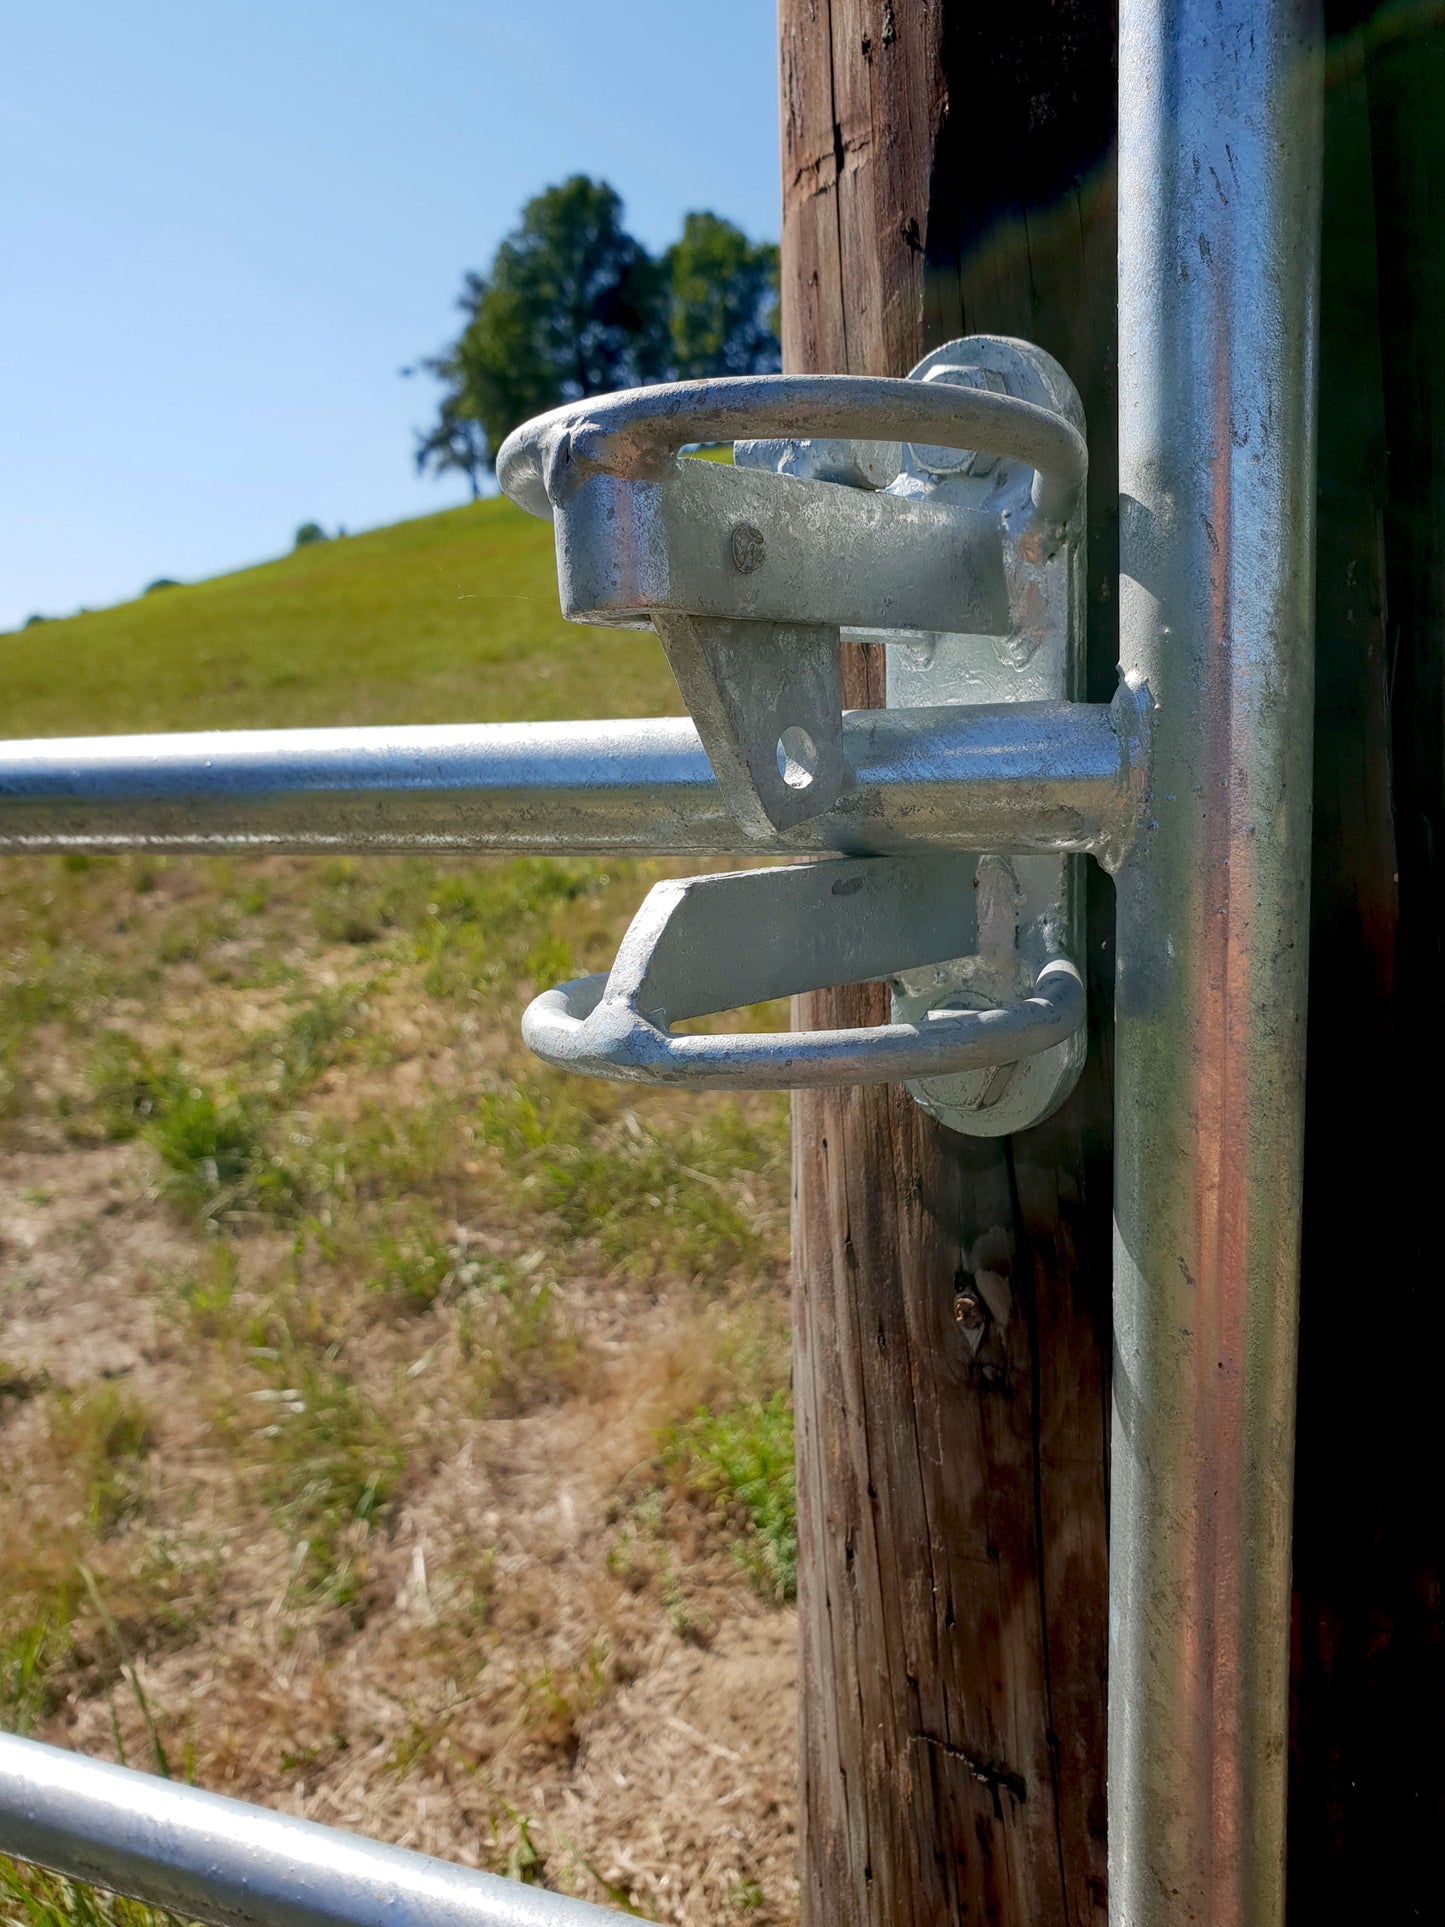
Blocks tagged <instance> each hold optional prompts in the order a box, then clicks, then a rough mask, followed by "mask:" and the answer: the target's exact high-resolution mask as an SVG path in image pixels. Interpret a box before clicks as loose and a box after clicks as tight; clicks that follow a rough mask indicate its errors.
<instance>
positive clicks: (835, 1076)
mask: <svg viewBox="0 0 1445 1927" xmlns="http://www.w3.org/2000/svg"><path fill="white" fill-rule="evenodd" d="M610 982H611V978H610V976H609V975H606V974H599V975H597V976H595V977H579V978H578V979H577V980H576V981H575V982H573V983H569V984H559V985H558V986H557V987H556V988H555V989H554V990H545V991H543V992H542V994H541V996H539V997H537V998H535V999H534V1000H533V1002H532V1003H531V1004H529V1005H528V1007H527V1010H526V1012H525V1013H524V1015H523V1017H522V1036H523V1039H524V1040H525V1042H526V1043H527V1045H528V1046H529V1047H530V1048H531V1049H532V1050H534V1051H535V1052H536V1054H537V1055H538V1057H540V1058H543V1059H544V1060H545V1061H546V1062H547V1063H549V1064H552V1065H555V1066H556V1068H557V1069H558V1070H564V1071H570V1072H572V1073H574V1074H578V1075H581V1076H584V1077H607V1078H612V1079H615V1080H618V1081H620V1082H623V1083H631V1084H686V1085H687V1086H688V1087H689V1088H690V1089H692V1090H753V1091H763V1090H769V1091H772V1090H781V1091H788V1090H794V1091H795V1090H805V1089H807V1088H809V1087H810V1086H814V1085H828V1086H833V1085H838V1084H902V1083H905V1082H907V1081H909V1080H915V1081H916V1080H918V1079H926V1078H930V1077H945V1076H951V1075H954V1074H955V1073H957V1072H959V1071H971V1070H984V1069H993V1068H994V1067H995V1066H998V1065H1001V1064H1016V1063H1018V1062H1019V1060H1020V1059H1021V1058H1025V1057H1033V1056H1036V1055H1037V1054H1038V1053H1039V1052H1040V1051H1045V1050H1049V1049H1051V1048H1052V1047H1053V1046H1054V1045H1055V1044H1062V1043H1066V1042H1067V1041H1068V1039H1069V1038H1070V1037H1072V1036H1073V1035H1074V1033H1075V1031H1077V1030H1078V1029H1079V1028H1080V1026H1081V1025H1082V1024H1083V1021H1084V986H1083V983H1082V981H1081V979H1080V977H1079V973H1078V971H1077V970H1076V969H1075V968H1074V966H1073V965H1072V964H1071V963H1070V962H1069V961H1068V960H1067V958H1063V957H1059V958H1056V959H1055V960H1054V961H1053V962H1052V963H1049V964H1046V965H1045V966H1044V968H1043V969H1042V970H1041V971H1040V972H1039V978H1038V982H1037V984H1036V985H1035V986H1034V993H1033V995H1032V996H1031V997H1027V998H1023V999H1021V1000H1020V1001H1019V1002H1018V1003H1015V1004H1001V1005H999V1006H998V1007H997V1008H995V1009H992V1010H963V1011H935V1012H932V1013H930V1015H929V1017H928V1018H927V1019H926V1020H925V1022H924V1023H922V1024H875V1025H871V1026H869V1027H868V1028H866V1029H862V1030H780V1031H767V1032H763V1033H761V1034H759V1033H757V1032H742V1033H736V1032H730V1033H727V1034H723V1035H719V1034H716V1033H714V1034H705V1035H700V1036H699V1035H695V1034H686V1035H683V1036H681V1037H677V1036H674V1035H673V1033H672V1032H671V1031H670V1030H668V1029H667V1027H666V1026H665V1025H663V1024H655V1023H652V1022H651V1021H650V1020H649V1019H648V1018H646V1017H644V1016H643V1015H642V1013H641V1012H640V1011H639V1010H637V1009H636V1008H635V1007H633V1006H631V1005H630V1004H629V1003H628V1002H627V1001H626V999H625V998H621V997H612V996H609V994H608V986H609V984H610Z"/></svg>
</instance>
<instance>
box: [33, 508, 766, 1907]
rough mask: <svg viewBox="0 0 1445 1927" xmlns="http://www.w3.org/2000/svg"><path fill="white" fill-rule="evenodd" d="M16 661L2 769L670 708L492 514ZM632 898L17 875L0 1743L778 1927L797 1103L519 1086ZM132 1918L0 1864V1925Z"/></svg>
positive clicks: (536, 554) (406, 881) (97, 873)
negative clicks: (273, 732) (345, 728)
mask: <svg viewBox="0 0 1445 1927" xmlns="http://www.w3.org/2000/svg"><path fill="white" fill-rule="evenodd" d="M0 662H3V674H0V687H3V690H4V701H5V707H4V715H3V720H0V735H11V736H31V735H35V736H45V735H56V734H71V733H91V732H111V731H128V730H153V729H176V728H214V727H244V726H266V725H281V726H285V725H300V724H327V723H334V724H346V723H352V724H359V723H374V722H381V721H396V722H439V721H448V720H453V721H464V720H476V721H485V720H489V719H497V720H502V719H511V718H518V717H529V716H530V717H538V718H549V717H564V716H582V717H585V716H598V715H628V714H632V715H639V714H649V713H651V714H663V713H668V712H676V710H677V708H678V707H679V704H678V697H677V693H676V690H675V687H674V685H673V683H672V680H671V676H670V674H669V672H668V670H667V666H666V664H665V662H664V660H663V657H662V653H661V650H660V649H659V648H658V646H657V644H656V642H655V640H654V639H653V638H652V637H651V636H648V635H633V634H623V633H618V632H614V631H597V630H588V629H584V628H578V627H573V626H570V625H568V624H565V623H563V622H562V621H561V619H560V617H559V615H558V611H557V595H556V585H555V580H554V570H553V556H552V537H551V531H550V529H549V528H548V527H547V526H546V525H545V524H542V523H538V522H535V521H532V520H530V519H528V518H527V517H525V516H523V515H522V514H521V513H520V512H519V511H518V510H516V509H513V508H512V507H510V505H508V504H506V503H504V502H497V501H494V502H487V503H483V504H479V505H477V506H474V507H470V508H465V509H458V510H453V511H451V512H449V513H447V514H443V515H436V516H431V517H428V518H426V519H424V520H420V521H414V522H408V523H403V524H401V525H399V526H397V527H394V528H389V529H381V530H378V531H376V532H375V533H373V534H370V535H363V536H356V537H351V538H348V539H345V540H342V541H337V542H332V543H327V544H324V545H316V546H312V547H308V548H306V549H303V550H301V551H300V552H298V553H296V554H294V555H290V556H287V557H285V558H283V559H282V560H280V561H276V562H270V563H267V564H264V565H263V566H261V567H259V568H254V569H247V570H244V571H242V572H240V573H237V574H234V575H229V576H223V577H220V578H218V579H216V580H214V581H211V582H206V583H200V584H196V585H194V586H191V587H180V588H171V589H167V590H164V591H161V592H157V593H155V594H151V595H148V596H145V597H142V598H140V599H139V600H137V601H135V602H132V603H128V604H126V605H124V606H122V607H119V608H115V609H110V610H106V611H103V612H100V613H97V614H91V615H86V616H81V617H76V618H73V619H70V620H66V621H59V622H53V623H46V624H43V625H37V626H36V627H34V628H30V629H25V630H22V631H20V632H18V633H15V634H12V635H8V636H3V637H0ZM660 873H661V866H659V865H657V864H655V863H647V862H636V863H634V862H622V861H617V860H613V859H606V860H586V859H578V860H573V861H551V860H544V859H538V858H525V857H519V858H492V859H486V860H481V861H470V860H468V859H466V858H463V857H448V858H444V859H434V858H431V857H429V856H426V855H420V854H418V855H412V856H396V857H369V858H365V859H349V858H337V857H329V858H300V857H277V856H265V857H259V856H251V855H248V854H244V853H235V854H233V855H227V856H215V857H206V858H194V859H192V858H176V857H153V856H151V855H150V854H149V853H146V852H139V851H138V852H132V853H128V854H126V855H120V856H113V857H91V856H88V855H86V854H85V853H83V852H79V851H72V852H70V853H69V854H67V855H64V856H54V857H13V858H6V859H4V860H3V861H0V1308H3V1321H0V1492H4V1493H5V1494H6V1496H7V1507H6V1511H5V1514H4V1517H5V1530H4V1532H3V1534H0V1728H10V1729H13V1730H17V1731H21V1732H27V1731H28V1732H32V1733H34V1734H35V1735H36V1736H37V1737H40V1738H45V1739H50V1740H55V1741H58V1742H60V1743H62V1744H65V1745H70V1746H74V1747H78V1748H79V1749H81V1750H82V1751H87V1752H91V1753H95V1754H98V1755H100V1756H101V1757H117V1756H119V1757H123V1758H127V1759H129V1760H130V1762H131V1763H132V1764H138V1765H144V1766H148V1767H154V1768H157V1769H162V1770H170V1771H173V1772H176V1773H178V1774H184V1775H186V1776H187V1777H190V1778H193V1779H194V1780H196V1781H197V1782H198V1783H199V1784H202V1785H207V1786H212V1787H215V1788H218V1789H220V1790H223V1791H225V1792H229V1793H235V1794H239V1795H242V1796H243V1797H249V1798H253V1799H259V1800H262V1801H263V1802H266V1803H268V1804H271V1805H275V1806H283V1807H285V1808H287V1809H288V1810H291V1811H295V1812H300V1813H306V1814H313V1815H314V1816H315V1817H317V1818H322V1819H327V1820H332V1821H334V1820H336V1819H337V1818H338V1816H341V1815H351V1814H354V1813H358V1812H362V1813H364V1814H365V1816H366V1820H365V1824H366V1828H367V1830H368V1831H369V1832H372V1833H374V1834H377V1835H380V1836H381V1837H384V1838H388V1839H393V1840H395V1839H404V1840H406V1841H408V1842H410V1843H412V1844H424V1845H427V1846H429V1847H430V1848H431V1849H432V1850H434V1851H437V1852H441V1853H443V1854H450V1855H453V1856H456V1857H461V1858H466V1859H469V1860H476V1859H480V1861H481V1862H482V1864H484V1865H487V1866H490V1867H492V1868H494V1869H495V1870H497V1871H500V1872H510V1873H513V1874H516V1875H518V1876H519V1877H521V1878H525V1879H530V1880H543V1881H545V1883H546V1884H548V1885H552V1886H557V1887H560V1888H562V1889H564V1890H566V1891H570V1892H574V1893H579V1894H583V1895H586V1896H587V1897H589V1898H591V1899H594V1900H607V1899H611V1900H613V1901H617V1900H619V1899H626V1900H628V1901H629V1902H630V1903H631V1904H632V1905H633V1906H634V1907H636V1908H640V1909H641V1910H642V1912H643V1913H645V1914H646V1915H647V1916H648V1917H651V1918H659V1919H672V1918H678V1917H685V1918H688V1919H692V1920H699V1921H703V1920H706V1921H716V1922H725V1921H733V1920H736V1919H737V1918H738V1917H739V1910H740V1909H745V1910H746V1911H747V1915H748V1918H749V1919H750V1920H753V1921H756V1922H757V1923H758V1924H759V1927H789V1923H790V1922H791V1921H792V1919H793V1917H794V1899H793V1896H794V1894H795V1891H796V1882H795V1880H794V1878H793V1873H792V1856H793V1850H794V1837H793V1831H792V1828H793V1821H792V1814H793V1782H792V1769H791V1764H790V1758H791V1742H790V1738H789V1732H790V1727H791V1719H792V1715H791V1711H790V1708H791V1704H792V1700H791V1695H792V1690H793V1689H792V1678H793V1672H792V1668H793V1658H792V1650H793V1649H792V1631H791V1624H790V1621H789V1619H788V1616H787V1613H786V1610H785V1602H786V1600H787V1599H788V1598H789V1596H790V1595H791V1591H792V1585H793V1572H794V1560H795V1552H796V1538H795V1525H794V1515H793V1489H792V1479H791V1465H792V1443H791V1438H792V1417H791V1410H790V1407H789V1403H788V1394H787V1390H786V1387H787V1379H788V1334H787V1293H786V1287H785V1283H784V1279H785V1267H786V1250H787V1195H788V1187H787V1177H788V1166H787V1142H788V1140H787V1106H786V1101H785V1100H784V1099H781V1098H779V1097H776V1096H773V1095H770V1094H753V1095H745V1096H743V1097H742V1098H740V1099H738V1100H736V1101H735V1100H732V1099H729V1098H724V1097H722V1096H720V1095H718V1094H707V1093H704V1094H700V1095H699V1094H691V1093H685V1092H676V1091H668V1090H654V1091H649V1090H644V1089H636V1088H634V1087H631V1086H619V1085H612V1084H604V1083H590V1082H587V1081H585V1080H581V1079H568V1078H563V1077H561V1076H559V1075H557V1074H556V1073H554V1072H552V1071H549V1070H548V1069H546V1067H544V1066H542V1065H540V1064H538V1063H537V1062H536V1061H535V1060H534V1059H532V1058H530V1057H529V1056H528V1055H527V1053H526V1051H525V1050H524V1049H523V1047H522V1045H521V1043H520V1039H519V1036H518V1024H519V1018H520V1013H521V1009H522V1007H523V1005H524V1004H525V1002H526V1000H527V999H528V998H529V997H530V996H532V995H534V994H535V992H536V991H537V989H538V988H540V987H541V986H542V985H544V984H548V983H555V982H557V981H559V980H560V979H563V978H566V977H572V976H576V975H580V974H582V973H583V972H584V971H591V970H598V969H602V968H605V966H606V964H607V962H608V961H609V959H610V957H611V955H612V953H613V951H614V949H615V946H616V943H617V939H618V936H619V934H620V932H621V930H622V928H623V927H624V925H625V923H626V921H627V919H628V917H629V916H630V915H631V913H632V911H633V910H634V909H635V907H636V905H637V903H638V902H639V900H640V899H641V897H642V895H643V893H644V891H645V890H646V888H647V886H648V884H649V883H650V882H652V881H653V880H654V879H655V878H656V877H657V876H658V875H659V874H660ZM771 1015H772V1018H773V1021H775V1022H776V1021H777V1020H778V1018H779V1015H780V1013H778V1012H773V1013H772V1014H771ZM680 1660H682V1661H685V1663H681V1664H680V1663H679V1662H680ZM744 1681H745V1682H746V1686H744V1685H743V1684H742V1683H741V1682H744ZM278 1682H281V1684H280V1685H279V1686H278ZM668 1734H671V1735H672V1736H673V1737H672V1739H671V1740H670V1741H665V1744H663V1743H660V1741H659V1736H660V1735H661V1736H666V1735H668ZM687 1735H692V1736H693V1739H692V1740H687V1741H686V1747H687V1750H686V1751H685V1752H680V1751H679V1750H678V1749H679V1747H681V1746H683V1744H684V1737H685V1736H687ZM679 1736H684V1737H679ZM694 1740H695V1741H696V1745H695V1746H694V1744H693V1741H694ZM660 1745H661V1750H660ZM667 1745H670V1746H671V1747H672V1751H671V1752H668V1751H666V1746H667ZM609 1749H610V1750H609ZM594 1760H595V1761H601V1762H603V1763H604V1764H603V1765H601V1766H598V1767H596V1769H595V1770H594V1766H593V1764H591V1763H590V1762H593V1761H594ZM612 1760H618V1761H622V1762H624V1763H625V1764H626V1768H627V1772H626V1775H624V1774H623V1773H622V1772H621V1770H620V1768H619V1769H618V1770H617V1771H616V1772H614V1771H613V1770H612V1769H611V1768H610V1767H608V1766H607V1765H606V1764H605V1763H606V1762H608V1761H612ZM649 1775H650V1776H651V1777H649ZM708 1775H712V1776H713V1777H712V1779H708V1778H707V1776H708ZM700 1787H701V1788H702V1789H703V1790H702V1791H699V1788H700ZM679 1840H682V1841H684V1842H685V1843H686V1844H685V1846H684V1847H683V1848H681V1849H679V1848H678V1847H677V1844H676V1843H677V1842H678V1841H679ZM619 1883H620V1884H619ZM159 1918H160V1917H159V1916H155V1915H152V1914H151V1913H150V1912H149V1911H148V1910H146V1909H144V1908H139V1907H131V1906H126V1905H123V1904H120V1903H115V1902H113V1901H109V1900H106V1899H104V1898H103V1897H101V1898H96V1897H93V1896H92V1895H90V1894H89V1893H88V1892H87V1891H85V1890H82V1889H78V1888H72V1887H71V1886H70V1885H69V1883H66V1882H61V1881H56V1880H54V1879H52V1878H50V1877H49V1876H47V1875H43V1874H37V1873H33V1872H26V1871H24V1870H20V1869H16V1868H14V1867H13V1866H11V1865H9V1864H8V1863H6V1862H5V1861H4V1859H3V1858H0V1927H4V1924H5V1923H10V1922H16V1923H19V1922H24V1923H26V1927H153V1923H156V1922H158V1921H159Z"/></svg>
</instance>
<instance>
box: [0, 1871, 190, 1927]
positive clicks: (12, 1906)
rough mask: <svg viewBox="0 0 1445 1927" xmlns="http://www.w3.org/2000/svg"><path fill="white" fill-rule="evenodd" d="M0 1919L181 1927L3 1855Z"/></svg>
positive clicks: (60, 1925) (48, 1925) (69, 1925)
mask: <svg viewBox="0 0 1445 1927" xmlns="http://www.w3.org/2000/svg"><path fill="white" fill-rule="evenodd" d="M0 1919H3V1920H6V1921H9V1922H14V1923H15V1927H20V1923H22V1922H23V1923H24V1924H25V1927H182V1922H181V1921H180V1920H178V1919H177V1917H176V1916H175V1915H174V1914H167V1913H163V1912H162V1911H161V1910H160V1909H159V1908H158V1907H147V1906H144V1905H143V1904H142V1903H141V1902H140V1901H139V1900H126V1899H123V1898H122V1897H121V1896H120V1895H119V1894H112V1893H106V1892H105V1891H104V1890H103V1889H102V1888H99V1887H88V1886H86V1885H85V1884H84V1883H83V1882H81V1881H78V1880H67V1879H65V1877H64V1876H63V1875H62V1874H58V1873H47V1872H46V1871H45V1869H44V1868H42V1867H31V1866H27V1865H26V1864H25V1863H24V1862H23V1861H19V1860H11V1859H9V1858H7V1857H6V1856H5V1855H3V1854H0Z"/></svg>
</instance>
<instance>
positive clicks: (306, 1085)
mask: <svg viewBox="0 0 1445 1927" xmlns="http://www.w3.org/2000/svg"><path fill="white" fill-rule="evenodd" d="M364 1015H365V1012H364V1007H363V1004H362V1000H361V997H360V994H359V993H358V991H357V990H356V989H355V988H354V987H352V986H350V985H342V986H341V987H340V988H338V989H334V990H332V989H328V990H322V991H320V992H319V993H318V994H317V995H316V996H315V997H312V998H311V999H309V1000H308V1001H307V1002H306V1003H304V1004H302V1005H301V1006H300V1007H299V1008H298V1009H297V1010H294V1011H293V1012H292V1013H291V1015H290V1017H289V1018H288V1019H287V1021H286V1023H285V1024H284V1025H283V1027H282V1028H281V1030H280V1031H279V1032H276V1033H273V1034H268V1035H266V1036H262V1037H259V1038H257V1039H256V1040H255V1041H254V1043H253V1045H252V1054H253V1056H254V1057H256V1058H257V1059H259V1060H260V1061H261V1062H262V1063H264V1065H265V1067H266V1068H267V1069H268V1070H269V1071H270V1073H271V1083H270V1086H269V1087H268V1088H269V1089H270V1090H272V1091H273V1092H275V1093H279V1094H280V1095H282V1096H284V1097H286V1098H295V1097H298V1096H299V1095H301V1093H302V1092H304V1091H306V1090H309V1089H310V1087H311V1086H312V1085H313V1084H314V1083H315V1082H316V1079H317V1078H318V1077H320V1075H321V1073H322V1072H323V1071H325V1070H329V1069H330V1068H331V1066H332V1065H333V1064H335V1063H337V1062H338V1061H339V1060H340V1059H341V1058H343V1057H344V1056H345V1055H346V1053H347V1052H348V1050H349V1049H350V1048H351V1046H352V1045H353V1044H354V1042H355V1040H356V1035H357V1028H358V1026H359V1024H360V1023H361V1022H362V1020H363V1018H364Z"/></svg>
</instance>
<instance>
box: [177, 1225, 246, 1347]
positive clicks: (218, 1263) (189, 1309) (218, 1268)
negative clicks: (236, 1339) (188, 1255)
mask: <svg viewBox="0 0 1445 1927" xmlns="http://www.w3.org/2000/svg"><path fill="white" fill-rule="evenodd" d="M238 1281H239V1267H238V1265H237V1263H236V1253H235V1251H234V1249H233V1248H232V1247H231V1246H230V1245H228V1244H223V1243H221V1242H220V1241H219V1240H217V1241H215V1242H213V1243H211V1244H209V1245H208V1246H207V1247H206V1252H205V1255H204V1257H203V1258H202V1260H201V1262H200V1264H198V1265H197V1266H196V1268H195V1270H194V1271H191V1272H186V1273H185V1274H183V1275H182V1276H181V1277H179V1278H176V1279H174V1280H173V1281H172V1285H171V1289H172V1292H173V1293H174V1297H175V1301H176V1303H177V1305H178V1307H179V1309H180V1311H181V1313H182V1315H183V1316H184V1319H185V1322H186V1323H187V1324H188V1325H189V1326H190V1328H191V1330H192V1331H193V1332H194V1333H195V1334H196V1335H197V1337H200V1338H230V1337H233V1336H234V1335H235V1334H236V1332H237V1330H238V1326H239V1320H240V1311H239V1307H238V1306H237V1303H236V1288H237V1284H238Z"/></svg>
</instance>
